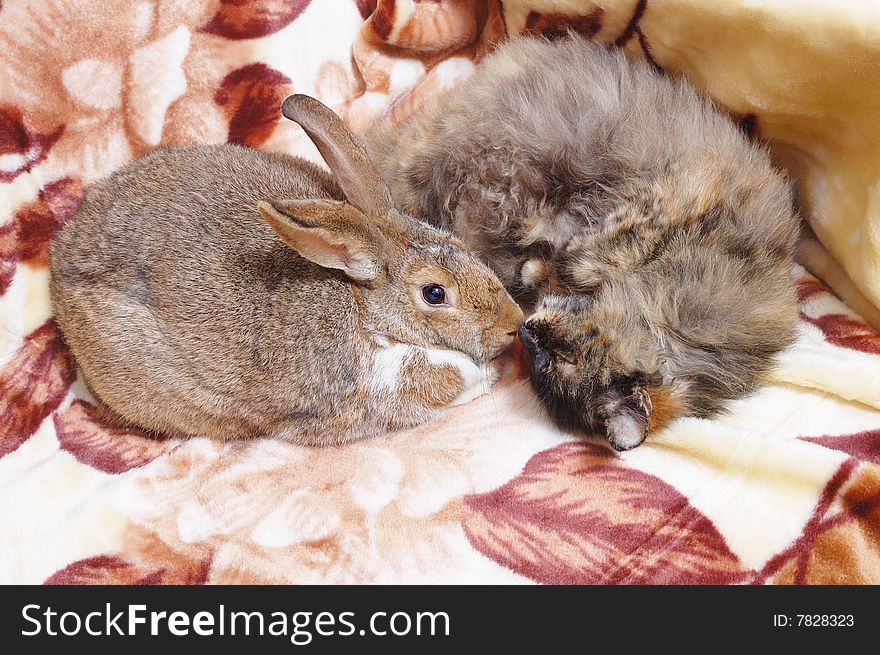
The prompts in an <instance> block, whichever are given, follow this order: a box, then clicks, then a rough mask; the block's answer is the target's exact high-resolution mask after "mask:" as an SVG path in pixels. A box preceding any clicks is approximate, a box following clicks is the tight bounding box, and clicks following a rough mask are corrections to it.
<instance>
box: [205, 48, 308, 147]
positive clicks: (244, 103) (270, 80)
mask: <svg viewBox="0 0 880 655" xmlns="http://www.w3.org/2000/svg"><path fill="white" fill-rule="evenodd" d="M290 84H291V81H290V79H288V78H287V77H286V76H285V75H284V74H282V73H279V72H278V71H277V70H275V69H273V68H269V67H268V66H266V64H249V65H247V66H243V67H242V68H238V69H236V70H234V71H232V72H231V73H229V75H227V76H226V77H225V78H223V82H221V84H220V88H219V89H218V90H217V93H216V94H215V95H214V100H215V102H216V103H217V104H218V105H220V106H221V107H223V109H224V110H225V112H226V115H227V117H228V118H229V136H228V141H229V142H230V143H238V144H241V145H244V146H250V147H251V148H259V147H260V146H261V145H263V142H265V141H266V139H268V138H269V136H270V135H271V134H272V130H274V129H275V125H277V123H278V121H279V120H280V119H281V110H280V107H281V102H282V101H283V100H284V98H285V97H287V95H288V94H289V93H290V92H291V91H292V90H291V88H290Z"/></svg>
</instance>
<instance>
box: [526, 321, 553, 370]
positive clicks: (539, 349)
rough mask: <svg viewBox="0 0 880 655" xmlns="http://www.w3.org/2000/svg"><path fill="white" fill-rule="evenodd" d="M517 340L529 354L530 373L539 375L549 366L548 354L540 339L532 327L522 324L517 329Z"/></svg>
mask: <svg viewBox="0 0 880 655" xmlns="http://www.w3.org/2000/svg"><path fill="white" fill-rule="evenodd" d="M519 340H520V341H521V342H522V345H523V347H524V348H525V349H526V352H527V353H528V354H529V359H530V360H531V361H532V371H534V372H536V373H539V372H541V371H543V370H544V369H545V368H547V366H548V365H549V364H550V353H548V352H547V349H546V348H544V346H543V345H542V344H541V341H540V338H539V336H538V334H537V331H536V330H535V328H534V326H531V325H529V324H528V323H523V325H522V327H521V328H520V329H519Z"/></svg>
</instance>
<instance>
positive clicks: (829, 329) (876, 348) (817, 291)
mask: <svg viewBox="0 0 880 655" xmlns="http://www.w3.org/2000/svg"><path fill="white" fill-rule="evenodd" d="M797 293H798V300H799V301H800V304H801V320H803V321H805V322H806V323H809V324H810V325H814V326H816V327H817V328H819V329H820V330H821V331H822V334H823V335H824V337H825V341H827V342H828V343H831V344H834V345H835V346H840V347H841V348H849V349H850V350H858V351H860V352H863V353H868V354H870V355H878V354H880V334H877V333H876V332H875V331H874V330H873V329H872V328H871V326H869V325H868V324H867V323H865V322H864V321H862V320H860V319H858V318H853V317H852V316H849V315H847V314H844V313H842V312H836V311H830V312H829V311H827V309H826V310H825V311H821V310H820V311H819V312H816V311H811V308H810V304H811V303H813V302H817V303H823V302H827V301H829V300H831V301H832V302H833V303H834V304H836V305H838V306H839V305H840V301H838V300H837V298H836V297H835V296H834V295H833V294H832V293H831V291H830V290H829V289H828V287H826V286H825V285H824V284H822V283H821V282H820V281H819V280H817V279H815V278H813V277H809V276H805V277H802V278H800V279H799V280H798V281H797Z"/></svg>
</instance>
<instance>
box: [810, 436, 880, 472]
mask: <svg viewBox="0 0 880 655" xmlns="http://www.w3.org/2000/svg"><path fill="white" fill-rule="evenodd" d="M801 440H802V441H809V442H811V443H816V444H819V445H820V446H825V447H826V448H833V449H834V450H839V451H841V452H844V453H846V454H848V455H852V456H853V457H855V458H856V459H860V460H862V461H863V462H873V463H874V464H880V430H866V431H864V432H857V433H856V434H842V435H827V436H822V437H801Z"/></svg>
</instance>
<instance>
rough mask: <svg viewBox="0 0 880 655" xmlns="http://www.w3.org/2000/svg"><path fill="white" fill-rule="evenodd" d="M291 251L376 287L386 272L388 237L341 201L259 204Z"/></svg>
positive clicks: (316, 200)
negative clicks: (386, 239)
mask: <svg viewBox="0 0 880 655" xmlns="http://www.w3.org/2000/svg"><path fill="white" fill-rule="evenodd" d="M257 208H258V209H259V210H260V214H262V216H263V218H264V219H265V220H266V222H267V223H268V224H269V226H270V227H271V228H272V229H273V230H275V233H276V234H278V236H279V237H281V240H282V241H284V242H285V243H286V244H287V245H289V246H290V247H291V248H293V249H294V250H296V251H297V252H298V253H299V254H300V255H302V256H303V257H305V258H306V259H308V260H309V261H311V262H314V263H315V264H318V265H320V266H323V267H325V268H336V269H339V270H341V271H344V272H345V274H346V275H348V277H350V278H351V279H353V280H355V281H357V282H362V283H367V284H375V283H376V282H378V280H379V278H380V277H381V275H382V271H383V270H384V264H385V262H384V252H385V238H384V236H383V235H382V233H381V232H379V230H378V229H376V228H375V227H374V226H372V225H371V224H370V222H369V221H368V220H367V217H366V216H365V215H364V214H363V212H361V211H360V210H358V209H357V208H356V207H354V206H352V205H350V204H349V203H347V202H341V201H338V200H321V199H315V200H277V201H273V202H271V203H269V202H261V203H259V204H258V205H257Z"/></svg>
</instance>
